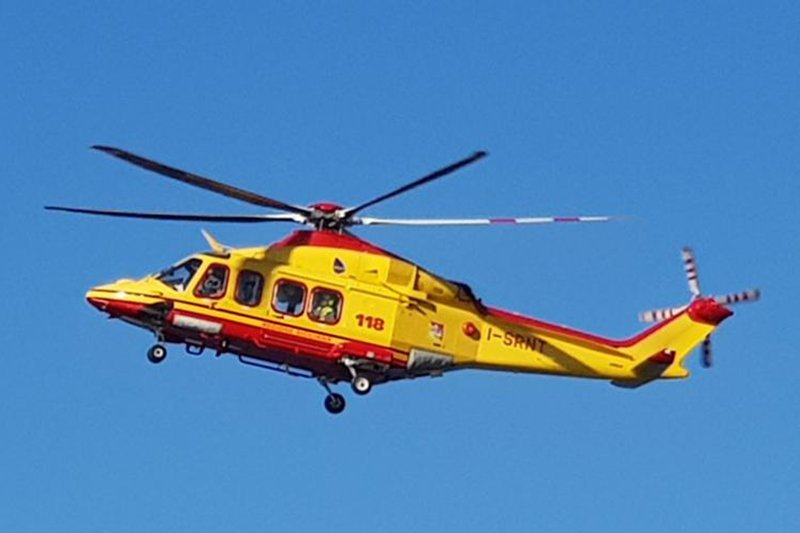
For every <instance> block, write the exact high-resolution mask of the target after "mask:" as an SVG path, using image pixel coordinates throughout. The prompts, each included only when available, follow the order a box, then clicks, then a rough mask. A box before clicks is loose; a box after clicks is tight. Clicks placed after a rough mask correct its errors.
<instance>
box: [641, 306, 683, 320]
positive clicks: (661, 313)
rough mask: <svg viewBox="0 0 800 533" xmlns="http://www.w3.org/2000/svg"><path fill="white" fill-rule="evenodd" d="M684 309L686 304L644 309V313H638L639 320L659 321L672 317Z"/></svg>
mask: <svg viewBox="0 0 800 533" xmlns="http://www.w3.org/2000/svg"><path fill="white" fill-rule="evenodd" d="M684 309H686V306H683V307H672V308H669V309H654V310H652V311H645V312H644V313H640V314H639V320H640V321H642V322H661V321H662V320H666V319H668V318H672V317H673V316H675V315H677V314H679V313H681V312H682V311H683V310H684Z"/></svg>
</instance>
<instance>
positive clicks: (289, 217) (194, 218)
mask: <svg viewBox="0 0 800 533" xmlns="http://www.w3.org/2000/svg"><path fill="white" fill-rule="evenodd" d="M44 208H45V209H47V210H48V211H64V212H66V213H80V214H84V215H101V216H107V217H120V218H140V219H147V220H181V221H187V222H235V223H252V222H297V223H300V224H302V223H304V222H305V217H304V216H302V215H296V214H293V213H286V214H276V215H197V214H190V213H142V212H139V211H118V210H115V209H85V208H81V207H60V206H54V205H46V206H45V207H44Z"/></svg>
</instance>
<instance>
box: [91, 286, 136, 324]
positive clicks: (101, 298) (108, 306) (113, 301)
mask: <svg viewBox="0 0 800 533" xmlns="http://www.w3.org/2000/svg"><path fill="white" fill-rule="evenodd" d="M135 285H136V282H135V281H133V280H119V281H116V282H114V283H107V284H104V285H98V286H96V287H92V288H91V289H89V290H88V291H86V301H87V302H88V303H89V305H91V306H92V307H95V308H96V309H98V310H100V311H104V312H106V313H108V314H109V315H111V316H114V317H118V316H134V315H136V314H137V313H139V312H140V311H141V309H142V307H143V302H142V301H141V299H142V297H144V296H145V295H146V292H145V291H143V290H142V288H137V287H136V286H135Z"/></svg>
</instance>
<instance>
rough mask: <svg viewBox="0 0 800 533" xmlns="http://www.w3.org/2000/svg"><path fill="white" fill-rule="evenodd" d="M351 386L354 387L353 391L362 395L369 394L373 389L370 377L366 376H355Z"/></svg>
mask: <svg viewBox="0 0 800 533" xmlns="http://www.w3.org/2000/svg"><path fill="white" fill-rule="evenodd" d="M350 387H352V389H353V392H355V393H356V394H358V395H360V396H364V395H365V394H369V391H371V390H372V382H371V381H370V380H369V378H365V377H364V376H356V377H354V378H353V382H352V383H350Z"/></svg>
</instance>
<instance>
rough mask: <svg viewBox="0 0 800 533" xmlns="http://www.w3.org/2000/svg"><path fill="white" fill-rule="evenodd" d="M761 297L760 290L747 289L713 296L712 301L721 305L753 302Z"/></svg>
mask: <svg viewBox="0 0 800 533" xmlns="http://www.w3.org/2000/svg"><path fill="white" fill-rule="evenodd" d="M759 298H761V291H759V290H758V289H752V290H749V291H742V292H734V293H731V294H726V295H724V296H715V297H714V301H715V302H717V303H718V304H722V305H731V304H739V303H745V302H755V301H757V300H758V299H759Z"/></svg>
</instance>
